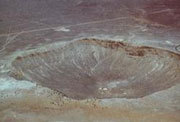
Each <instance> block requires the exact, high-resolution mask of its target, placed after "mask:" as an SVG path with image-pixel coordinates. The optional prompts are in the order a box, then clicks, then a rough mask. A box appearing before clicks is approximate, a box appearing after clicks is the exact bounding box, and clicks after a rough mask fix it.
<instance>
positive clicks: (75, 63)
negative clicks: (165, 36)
mask: <svg viewBox="0 0 180 122" xmlns="http://www.w3.org/2000/svg"><path fill="white" fill-rule="evenodd" d="M179 62H180V55H178V54H175V53H172V52H169V51H166V50H162V49H157V48H152V47H144V46H141V47H137V46H132V45H130V44H127V43H123V42H116V41H109V40H98V39H82V40H78V41H74V42H71V43H68V44H66V45H65V46H64V47H61V48H57V49H52V50H48V51H45V52H34V53H31V54H28V55H26V56H22V57H20V56H19V57H17V58H16V59H15V60H14V61H13V62H12V66H13V67H14V69H13V71H12V72H11V75H12V76H14V77H15V78H22V79H24V80H29V81H33V82H36V83H39V84H40V85H42V86H44V87H48V88H51V89H54V90H57V91H59V92H61V93H63V94H64V95H66V96H67V97H70V98H74V99H87V98H120V97H121V98H140V97H144V96H146V95H150V94H152V93H154V92H157V91H161V90H164V89H168V88H170V87H172V86H174V85H175V84H177V83H180V63H179Z"/></svg>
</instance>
